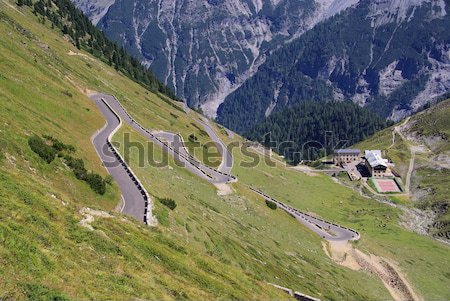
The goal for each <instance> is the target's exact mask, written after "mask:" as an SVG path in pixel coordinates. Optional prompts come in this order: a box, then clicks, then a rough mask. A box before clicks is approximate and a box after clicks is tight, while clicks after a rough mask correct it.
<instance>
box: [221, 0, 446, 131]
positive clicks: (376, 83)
mask: <svg viewBox="0 0 450 301" xmlns="http://www.w3.org/2000/svg"><path fill="white" fill-rule="evenodd" d="M449 13H450V1H447V0H445V1H444V0H410V1H406V0H405V1H404V0H360V1H359V2H358V3H357V4H356V5H352V7H350V8H348V9H347V10H345V11H344V12H342V13H341V14H339V15H336V16H334V17H332V18H329V19H328V20H326V21H324V22H321V23H320V24H317V25H316V26H315V27H314V28H313V29H311V30H309V31H308V32H306V33H305V34H303V35H302V36H301V37H299V38H298V39H296V40H294V41H293V42H291V43H289V44H287V45H285V46H283V47H282V48H281V49H279V50H278V51H275V52H274V53H273V54H271V56H270V57H269V58H268V59H267V60H266V62H265V63H264V64H263V65H262V66H260V68H259V70H258V72H257V73H256V74H255V75H254V76H253V77H252V78H250V79H249V80H247V81H246V82H245V83H244V84H243V85H242V86H241V87H240V88H239V89H237V90H236V91H234V92H233V93H231V94H230V95H229V96H228V97H227V98H226V99H225V102H224V103H223V104H222V105H221V106H220V107H219V110H218V118H217V119H218V121H219V122H220V123H223V124H224V125H226V126H228V127H230V128H232V129H234V130H236V131H238V132H241V133H243V132H246V131H248V130H249V129H251V128H252V127H254V126H255V125H256V124H258V123H259V122H260V121H261V120H263V119H264V118H265V117H267V116H269V115H271V114H272V113H273V112H276V111H282V110H283V109H284V108H286V107H288V106H292V105H295V104H297V103H300V102H302V101H305V100H317V101H329V100H352V101H353V102H356V103H358V104H360V105H363V106H368V107H370V108H372V109H373V110H374V111H376V112H378V113H379V114H380V115H382V116H384V117H388V118H390V119H392V120H399V119H401V118H403V117H405V116H407V115H409V114H411V113H413V112H415V111H417V110H418V109H419V108H421V107H422V106H423V105H424V104H425V103H426V102H429V101H431V100H433V99H435V98H438V97H441V96H442V95H444V94H446V93H448V92H449V91H450V30H449V28H450V16H449Z"/></svg>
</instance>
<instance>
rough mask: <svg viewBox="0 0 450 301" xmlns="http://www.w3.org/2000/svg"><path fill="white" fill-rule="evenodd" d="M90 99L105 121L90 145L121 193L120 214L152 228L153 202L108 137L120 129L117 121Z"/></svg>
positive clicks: (103, 104) (97, 100) (99, 102)
mask: <svg viewBox="0 0 450 301" xmlns="http://www.w3.org/2000/svg"><path fill="white" fill-rule="evenodd" d="M92 99H93V100H94V101H95V103H96V104H97V106H98V108H99V109H100V112H102V114H103V115H104V116H105V118H106V124H105V126H104V127H103V128H102V129H101V130H99V131H97V133H96V134H95V135H94V136H93V138H92V144H93V145H94V147H95V150H96V151H97V154H98V155H99V157H100V159H101V160H102V162H103V165H104V166H105V167H106V169H107V170H108V172H109V174H110V175H111V176H112V177H113V178H114V179H115V180H116V182H117V184H118V185H119V188H120V191H121V192H122V201H123V204H122V208H121V210H120V211H121V212H123V213H125V214H127V215H130V216H132V217H134V218H135V219H137V220H139V221H143V222H144V223H145V224H149V225H155V224H156V219H155V218H154V217H153V216H152V205H153V203H152V201H151V199H150V197H149V195H148V193H147V191H146V190H145V188H144V187H143V186H142V184H141V183H140V182H139V180H138V178H137V177H136V176H135V175H134V173H133V171H132V170H131V169H130V168H129V167H128V165H127V164H126V163H125V161H124V160H123V158H122V157H121V156H120V154H119V152H118V151H117V150H116V149H115V148H114V146H113V145H112V144H111V137H112V136H113V135H114V133H115V132H116V131H117V130H118V129H119V128H120V126H121V123H122V122H121V120H120V118H119V116H118V115H116V114H115V113H114V112H113V111H112V109H111V108H110V107H109V106H108V104H107V103H106V102H104V101H103V100H102V99H101V98H97V97H93V98H92Z"/></svg>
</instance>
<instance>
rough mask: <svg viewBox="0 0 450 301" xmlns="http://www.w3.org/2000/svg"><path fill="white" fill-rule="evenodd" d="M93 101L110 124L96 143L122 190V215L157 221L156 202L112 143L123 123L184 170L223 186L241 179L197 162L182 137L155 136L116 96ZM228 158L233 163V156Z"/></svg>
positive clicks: (93, 95) (97, 149) (105, 96)
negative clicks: (170, 157) (167, 155)
mask: <svg viewBox="0 0 450 301" xmlns="http://www.w3.org/2000/svg"><path fill="white" fill-rule="evenodd" d="M90 98H91V99H92V100H93V101H94V102H95V103H96V104H97V106H98V108H99V109H100V111H101V112H102V114H103V115H104V116H105V118H106V121H107V123H106V125H105V126H104V127H103V128H102V129H101V130H99V131H98V132H97V134H96V135H95V136H94V137H93V139H92V143H93V145H94V147H95V149H96V151H97V153H98V155H99V157H100V159H101V160H102V162H103V165H104V166H105V167H106V168H107V170H108V172H109V173H110V174H111V176H113V177H114V179H115V180H116V182H117V184H118V185H119V187H120V190H121V191H122V198H123V202H124V204H123V207H122V212H124V213H125V214H128V215H130V216H133V217H134V218H136V219H137V220H141V221H144V222H145V223H148V224H155V223H156V220H155V219H154V217H153V216H152V215H151V209H152V203H151V199H150V197H149V195H148V193H147V192H146V191H145V189H144V187H143V185H142V184H141V183H140V182H139V179H138V178H137V177H136V176H135V174H134V173H133V172H132V170H131V169H130V167H129V166H128V165H127V163H126V162H125V161H124V159H123V158H122V157H121V155H120V154H119V152H118V151H117V150H116V149H115V148H114V146H113V145H112V144H111V138H112V136H113V135H114V134H115V133H116V132H117V130H118V129H119V128H120V126H121V124H122V120H123V121H124V122H126V123H127V124H128V125H130V126H131V127H132V128H133V129H134V130H136V131H137V132H138V133H140V134H141V135H142V136H144V137H145V138H147V139H148V140H150V141H152V142H153V143H155V144H156V145H158V146H160V147H161V148H162V149H163V150H164V151H166V152H168V153H169V154H170V155H171V156H173V157H174V158H175V159H176V160H177V161H178V162H180V163H181V164H182V166H183V167H185V168H187V169H188V170H189V171H190V172H192V173H193V174H195V175H197V176H199V177H201V178H203V179H205V180H207V181H208V182H210V183H213V184H223V183H229V182H234V181H236V180H237V179H236V177H234V176H232V175H231V174H230V173H229V171H230V169H231V168H230V169H229V170H227V169H222V170H224V171H225V172H224V171H221V170H218V169H215V168H212V167H209V166H205V165H203V164H202V163H201V162H199V161H198V160H197V159H195V158H194V157H193V156H192V155H190V154H189V153H188V151H187V149H186V147H185V145H184V142H183V139H182V137H181V136H180V135H178V134H174V133H170V132H163V131H160V132H157V133H153V132H151V131H150V130H148V129H146V128H144V127H143V126H142V125H140V124H139V123H138V122H137V121H135V120H134V119H133V118H132V117H131V115H130V114H129V113H128V112H127V111H126V110H125V108H124V107H123V106H122V105H121V104H120V102H119V101H118V100H117V99H116V98H115V97H114V96H112V95H108V94H102V93H96V94H92V95H90ZM216 137H217V136H216ZM213 139H214V138H213ZM217 139H218V137H217ZM227 159H229V160H231V161H232V157H231V154H230V157H228V158H227Z"/></svg>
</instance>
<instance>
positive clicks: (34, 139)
mask: <svg viewBox="0 0 450 301" xmlns="http://www.w3.org/2000/svg"><path fill="white" fill-rule="evenodd" d="M28 145H29V146H30V148H31V150H32V151H33V152H35V153H36V154H38V155H39V157H41V158H42V159H44V160H45V162H47V163H48V164H50V163H52V161H53V160H54V159H55V156H56V154H57V152H58V151H57V150H56V149H54V148H53V147H52V146H50V145H47V144H46V143H45V141H44V140H43V139H42V138H41V137H39V136H36V135H33V136H31V137H30V138H28Z"/></svg>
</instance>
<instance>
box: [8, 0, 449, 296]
mask: <svg viewBox="0 0 450 301" xmlns="http://www.w3.org/2000/svg"><path fill="white" fill-rule="evenodd" d="M0 5H1V6H0V8H1V13H0V36H2V37H4V38H2V40H1V41H0V62H1V64H0V104H1V108H2V110H1V111H0V114H1V115H0V116H1V123H0V148H1V151H0V154H1V156H0V183H1V185H2V186H1V187H2V189H1V190H0V202H1V204H2V206H0V211H1V213H0V216H1V218H0V241H1V242H2V243H1V244H0V262H1V264H2V267H3V268H2V269H1V270H0V298H5V299H8V298H10V299H25V298H27V297H28V298H29V299H33V300H36V299H49V298H50V297H52V298H54V297H60V296H63V297H67V298H71V299H132V298H140V299H187V298H189V299H204V300H209V299H245V300H246V299H258V300H261V299H263V300H264V299H283V298H287V297H288V296H287V295H285V294H284V293H282V292H280V291H278V290H276V289H274V288H272V287H271V286H269V285H267V284H266V282H272V283H277V284H280V285H284V286H287V287H290V288H293V289H295V290H298V291H301V292H304V293H308V294H311V295H313V296H317V297H319V298H321V299H324V300H332V299H334V300H341V299H345V300H362V299H364V300H380V299H382V300H386V299H389V298H390V296H389V294H388V292H387V290H386V289H385V288H384V286H383V285H382V283H381V281H380V280H379V279H378V278H376V277H375V276H374V275H371V274H368V273H366V272H355V271H351V270H349V269H346V268H343V267H340V266H338V265H336V264H335V263H334V262H333V261H331V259H329V258H328V257H327V256H326V255H325V253H324V252H323V249H322V245H321V241H320V239H319V237H317V236H316V235H315V234H313V233H312V232H310V231H309V230H307V229H306V228H305V227H303V226H302V225H300V224H299V223H298V222H296V221H295V220H294V219H293V218H291V217H290V216H288V215H286V214H284V213H283V212H281V211H280V210H275V211H274V210H271V209H269V208H268V207H267V206H266V205H265V203H264V201H263V200H261V199H260V198H258V197H256V196H255V195H254V194H253V193H252V192H250V191H249V189H248V188H247V187H246V184H248V185H255V186H257V187H259V188H260V189H262V190H264V191H265V192H267V193H269V194H272V195H273V196H275V197H277V198H279V199H280V200H283V201H285V202H287V203H290V204H291V205H293V206H295V207H297V208H299V209H303V210H307V211H311V212H314V213H316V214H318V215H321V216H323V217H324V218H327V219H330V220H332V221H335V222H339V223H342V224H343V225H347V226H351V227H353V228H355V229H357V230H359V231H361V232H362V239H361V241H360V242H358V243H357V246H358V248H360V249H362V250H364V251H367V252H371V253H374V254H377V255H382V256H386V257H388V258H392V259H393V260H395V261H397V262H398V263H399V265H400V267H401V269H402V270H403V271H405V273H406V274H407V277H408V278H409V279H410V280H411V282H412V283H413V285H414V287H415V289H416V290H417V292H418V293H419V294H420V295H422V296H424V297H426V299H449V298H450V295H449V292H448V290H447V289H446V288H447V287H448V286H449V284H450V274H449V272H448V268H447V267H446V265H443V264H442V263H445V262H446V261H447V260H448V257H449V254H450V251H449V248H448V247H445V246H443V245H441V244H439V243H437V242H435V241H433V240H431V239H429V238H426V237H421V236H418V235H416V234H414V233H411V232H408V231H406V230H404V229H403V228H402V227H401V226H399V224H398V214H399V212H398V211H397V210H395V209H392V208H390V207H387V206H384V205H381V204H378V203H376V202H371V201H368V200H367V199H363V198H361V197H360V196H359V195H357V194H356V193H354V192H353V191H352V190H350V189H347V188H345V187H342V186H340V185H337V184H335V183H334V182H333V181H332V180H331V179H329V178H327V177H325V176H317V177H310V176H307V175H305V174H302V173H298V172H295V171H292V170H290V169H287V168H285V167H284V166H282V165H277V167H276V168H272V167H268V166H264V165H262V164H260V165H258V166H257V167H256V168H252V169H250V168H248V167H243V166H240V165H239V163H240V162H242V161H249V159H248V158H245V157H244V156H243V154H242V153H241V152H240V151H239V150H237V149H236V150H235V151H234V158H235V167H234V168H233V174H236V175H237V176H238V177H239V182H238V183H236V184H233V187H232V188H233V190H234V193H232V194H230V195H226V196H219V195H218V194H217V191H216V188H215V187H214V186H212V185H210V184H208V183H206V182H205V181H203V180H201V179H199V178H197V177H195V176H193V175H192V174H190V173H189V172H188V171H186V170H185V169H181V168H179V167H177V166H176V165H175V164H174V162H173V161H172V160H171V161H170V166H168V167H165V168H155V167H151V166H148V165H146V166H144V167H143V168H135V171H136V173H137V175H138V176H139V178H140V179H141V180H142V182H143V184H144V186H145V187H146V189H147V191H148V192H149V193H150V194H151V195H152V197H153V199H154V200H155V207H156V208H155V214H156V216H157V217H158V220H159V223H160V225H159V226H158V227H157V228H147V227H144V226H143V225H141V224H139V223H137V222H135V221H133V220H132V219H131V218H127V217H125V216H122V215H120V214H118V213H116V212H114V211H112V209H113V208H114V207H115V206H116V204H117V203H118V202H119V198H120V192H119V191H118V189H117V187H116V186H115V185H112V186H108V189H107V194H106V195H105V196H102V197H100V196H98V195H96V194H95V193H94V192H92V190H90V189H89V187H88V186H87V185H86V184H85V183H84V182H81V181H78V180H76V178H75V177H74V176H73V175H72V173H71V172H70V171H69V170H68V169H67V168H66V167H65V166H64V165H63V164H62V162H61V160H59V159H57V160H55V161H54V162H53V163H51V164H49V165H48V164H47V163H44V162H43V161H42V160H41V159H40V158H39V157H38V156H37V155H36V154H34V153H33V152H32V151H31V150H30V149H29V147H28V144H27V138H28V137H29V136H30V135H31V134H33V133H34V134H39V135H40V134H44V133H45V134H52V135H54V136H55V137H58V138H59V139H60V140H62V141H63V142H65V143H70V144H72V145H74V146H75V147H76V148H77V152H76V155H77V156H79V157H82V158H83V159H84V161H85V162H86V165H87V167H88V168H89V169H91V170H94V171H96V172H99V173H101V174H102V175H103V176H105V175H106V174H105V171H104V169H103V168H102V167H101V165H100V161H99V159H98V158H97V156H96V154H95V150H94V148H93V147H92V145H91V143H90V137H91V135H92V134H93V133H94V132H95V131H96V130H97V129H98V128H100V127H101V126H102V125H103V123H104V119H103V118H102V116H101V114H100V113H99V112H98V111H97V109H96V108H95V106H94V105H93V103H92V102H91V101H90V100H89V99H88V98H87V97H86V95H85V92H86V89H89V90H96V91H102V92H106V93H112V94H115V95H116V96H117V97H118V98H119V99H120V100H121V102H122V103H123V104H124V106H125V107H126V108H127V110H128V111H129V112H130V113H131V114H133V115H134V116H135V117H136V119H137V120H138V121H139V122H140V123H142V124H143V125H144V126H146V127H148V128H151V129H164V130H170V131H174V132H180V133H182V135H183V136H184V137H185V138H186V139H187V137H188V136H189V135H190V134H192V133H198V134H199V135H201V133H200V132H199V131H200V130H199V129H198V128H197V127H199V125H197V124H196V123H195V122H194V121H193V120H192V119H191V118H189V116H188V115H186V114H184V113H183V112H182V111H181V110H179V109H178V108H176V107H174V106H173V105H172V104H170V103H168V102H167V101H165V100H163V99H161V98H160V97H159V96H157V95H155V94H152V93H150V92H148V91H146V90H144V89H143V88H142V87H141V86H140V85H138V84H135V83H133V82H131V81H130V80H129V79H127V78H125V77H123V76H122V75H121V74H120V73H117V72H116V71H115V70H114V69H112V68H110V67H109V66H107V65H106V64H104V63H101V62H99V61H97V60H95V59H93V58H92V57H91V56H89V55H88V54H86V53H79V54H78V55H69V53H72V54H73V53H78V50H76V48H74V47H73V46H72V45H71V44H70V43H68V42H67V41H66V39H65V38H64V37H63V36H62V35H61V34H60V33H58V32H56V31H54V30H52V29H51V27H50V24H48V22H46V24H39V23H38V22H37V21H36V20H37V19H36V17H35V16H33V15H32V14H31V13H30V12H29V10H27V9H25V8H23V9H20V10H17V8H16V7H15V6H14V4H13V3H12V2H4V0H0ZM70 95H71V96H70ZM174 115H176V116H177V117H175V116H174ZM217 131H218V133H219V135H221V137H222V138H223V139H224V140H225V141H227V142H231V141H236V142H239V143H242V139H241V138H240V137H238V136H236V137H235V138H234V139H230V138H229V137H227V136H226V135H225V134H224V133H223V131H221V130H220V129H219V128H217ZM124 133H130V135H131V140H132V141H140V142H145V141H144V140H143V138H142V137H141V136H139V135H138V134H136V133H135V132H133V131H131V130H130V129H129V128H128V127H123V128H122V129H121V130H120V131H119V132H118V134H117V135H115V136H114V140H116V141H119V142H120V141H122V139H123V137H124V135H123V134H124ZM204 139H205V140H204V141H206V137H205V138H204ZM147 151H148V150H147ZM154 155H155V156H156V157H157V158H158V157H161V156H162V153H161V150H160V149H158V148H155V149H154ZM137 162H138V159H137V157H136V153H132V154H131V165H132V167H136V165H137ZM163 198H170V199H173V200H175V202H176V204H177V207H176V208H175V209H174V210H170V209H168V208H167V207H166V206H164V205H163V204H162V203H161V201H159V200H160V199H163ZM85 207H90V208H94V209H98V210H102V211H106V212H108V213H109V214H110V215H111V216H112V217H107V218H101V217H95V221H94V222H92V223H91V225H92V227H93V229H94V231H91V230H89V229H88V228H84V227H81V226H80V224H79V222H80V220H82V219H83V218H84V215H85V214H84V213H83V211H81V210H82V208H85ZM383 225H384V226H383Z"/></svg>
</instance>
